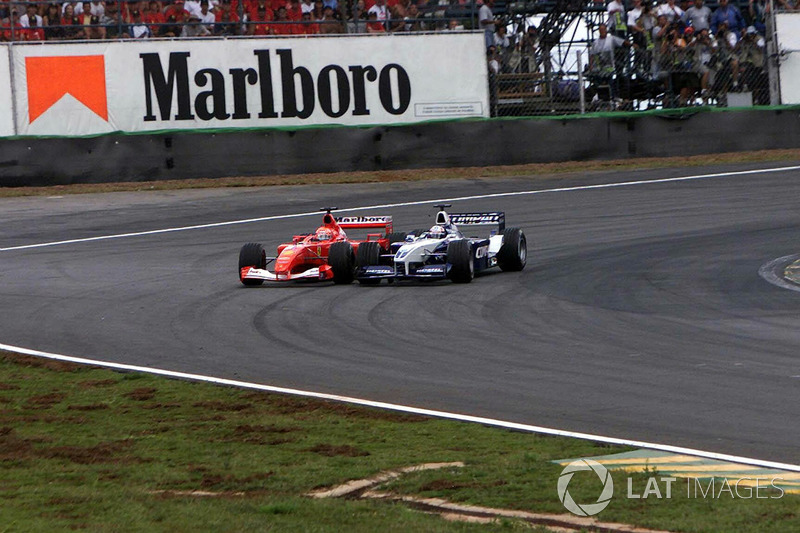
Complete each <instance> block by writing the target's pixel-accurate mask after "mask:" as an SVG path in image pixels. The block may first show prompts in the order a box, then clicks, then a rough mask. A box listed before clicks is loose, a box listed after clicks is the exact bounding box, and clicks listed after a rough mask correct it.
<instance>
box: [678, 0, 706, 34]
mask: <svg viewBox="0 0 800 533" xmlns="http://www.w3.org/2000/svg"><path fill="white" fill-rule="evenodd" d="M684 20H685V21H686V24H688V25H689V26H691V27H692V28H694V31H695V34H697V35H699V32H700V31H702V30H707V29H709V28H710V27H711V10H710V9H709V8H708V7H707V6H705V5H703V0H694V5H693V6H692V7H690V8H689V9H687V10H686V15H685V16H684Z"/></svg>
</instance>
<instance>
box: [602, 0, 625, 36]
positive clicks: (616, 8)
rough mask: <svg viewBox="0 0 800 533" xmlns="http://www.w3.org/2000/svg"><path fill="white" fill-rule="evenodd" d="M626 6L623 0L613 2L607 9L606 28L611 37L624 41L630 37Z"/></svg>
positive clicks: (612, 0)
mask: <svg viewBox="0 0 800 533" xmlns="http://www.w3.org/2000/svg"><path fill="white" fill-rule="evenodd" d="M625 21H626V17H625V6H624V5H622V0H611V1H610V2H609V3H608V7H607V8H606V26H607V27H608V32H609V33H610V34H611V35H616V36H617V37H620V38H622V39H625V38H626V37H627V36H628V27H627V25H626V24H625Z"/></svg>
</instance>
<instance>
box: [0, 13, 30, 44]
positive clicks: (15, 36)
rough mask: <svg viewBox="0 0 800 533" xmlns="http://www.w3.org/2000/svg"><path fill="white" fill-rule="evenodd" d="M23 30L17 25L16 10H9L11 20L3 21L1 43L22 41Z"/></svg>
mask: <svg viewBox="0 0 800 533" xmlns="http://www.w3.org/2000/svg"><path fill="white" fill-rule="evenodd" d="M24 31H25V28H23V27H22V24H20V23H19V15H18V14H17V10H16V9H12V10H11V20H6V21H3V32H2V35H3V41H8V42H12V41H22V40H24V39H25V34H24Z"/></svg>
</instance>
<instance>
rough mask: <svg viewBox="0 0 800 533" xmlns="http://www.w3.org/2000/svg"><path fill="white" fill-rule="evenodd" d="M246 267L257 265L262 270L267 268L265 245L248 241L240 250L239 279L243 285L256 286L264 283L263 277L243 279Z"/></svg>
mask: <svg viewBox="0 0 800 533" xmlns="http://www.w3.org/2000/svg"><path fill="white" fill-rule="evenodd" d="M244 267H255V268H258V269H261V270H264V269H265V268H267V254H266V252H264V247H263V246H261V245H260V244H258V243H257V242H248V243H247V244H245V245H244V246H242V249H241V250H239V280H240V281H241V282H242V285H245V286H247V287H255V286H258V285H262V284H263V283H264V280H263V279H242V278H241V276H242V269H243V268H244Z"/></svg>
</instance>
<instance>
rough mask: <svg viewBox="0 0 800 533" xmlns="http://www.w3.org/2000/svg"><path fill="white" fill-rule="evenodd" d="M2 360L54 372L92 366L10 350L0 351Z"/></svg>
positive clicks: (71, 370)
mask: <svg viewBox="0 0 800 533" xmlns="http://www.w3.org/2000/svg"><path fill="white" fill-rule="evenodd" d="M0 356H2V360H3V361H7V362H9V363H13V364H15V365H19V366H25V367H30V368H46V369H48V370H54V371H56V372H77V371H78V370H82V369H85V368H93V367H87V366H81V365H76V364H75V363H68V362H66V361H58V360H56V359H47V358H45V357H33V356H30V355H21V354H16V353H10V352H0Z"/></svg>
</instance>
